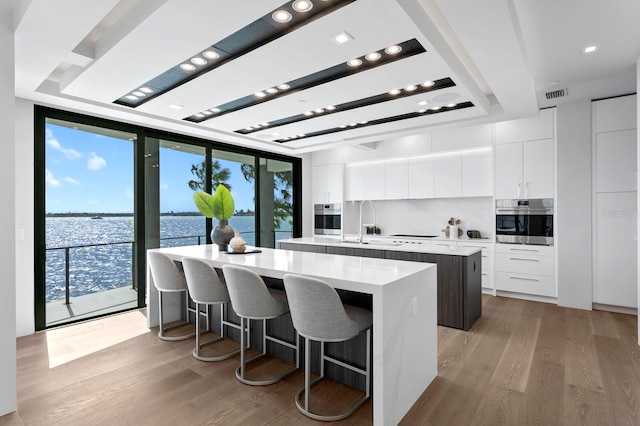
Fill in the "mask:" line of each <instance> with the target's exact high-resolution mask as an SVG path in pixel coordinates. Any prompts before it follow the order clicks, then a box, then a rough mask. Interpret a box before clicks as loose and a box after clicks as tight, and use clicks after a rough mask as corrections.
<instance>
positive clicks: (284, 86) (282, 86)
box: [278, 83, 291, 90]
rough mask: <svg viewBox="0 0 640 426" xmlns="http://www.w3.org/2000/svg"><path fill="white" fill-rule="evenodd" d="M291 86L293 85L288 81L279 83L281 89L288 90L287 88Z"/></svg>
mask: <svg viewBox="0 0 640 426" xmlns="http://www.w3.org/2000/svg"><path fill="white" fill-rule="evenodd" d="M290 87H291V86H289V85H288V84H287V83H284V84H279V85H278V89H280V90H287V89H289V88H290Z"/></svg>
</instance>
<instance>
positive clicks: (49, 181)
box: [44, 169, 60, 187]
mask: <svg viewBox="0 0 640 426" xmlns="http://www.w3.org/2000/svg"><path fill="white" fill-rule="evenodd" d="M44 180H45V182H46V183H47V184H49V185H51V186H53V187H57V186H60V181H59V180H58V179H56V178H54V177H53V173H51V171H50V170H49V169H45V170H44Z"/></svg>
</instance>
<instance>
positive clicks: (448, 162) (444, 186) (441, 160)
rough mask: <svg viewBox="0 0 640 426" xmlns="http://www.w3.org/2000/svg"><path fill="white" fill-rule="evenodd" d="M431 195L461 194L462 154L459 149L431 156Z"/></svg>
mask: <svg viewBox="0 0 640 426" xmlns="http://www.w3.org/2000/svg"><path fill="white" fill-rule="evenodd" d="M433 195H434V197H436V198H449V197H461V196H462V154H461V153H460V151H454V152H447V153H443V154H435V155H434V156H433Z"/></svg>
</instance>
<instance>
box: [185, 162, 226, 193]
mask: <svg viewBox="0 0 640 426" xmlns="http://www.w3.org/2000/svg"><path fill="white" fill-rule="evenodd" d="M191 173H193V174H194V175H195V177H196V179H195V180H190V181H189V188H191V189H192V190H194V191H204V189H205V184H204V183H205V181H206V169H205V162H204V161H202V163H200V164H198V165H196V164H193V165H191ZM230 178H231V170H229V169H228V168H226V167H224V168H223V167H222V166H221V165H220V162H219V161H218V160H213V162H212V163H211V190H212V191H215V190H216V188H217V187H218V185H219V184H221V183H222V184H224V186H226V187H227V189H228V190H229V191H231V185H230V184H229V183H228V181H229V179H230Z"/></svg>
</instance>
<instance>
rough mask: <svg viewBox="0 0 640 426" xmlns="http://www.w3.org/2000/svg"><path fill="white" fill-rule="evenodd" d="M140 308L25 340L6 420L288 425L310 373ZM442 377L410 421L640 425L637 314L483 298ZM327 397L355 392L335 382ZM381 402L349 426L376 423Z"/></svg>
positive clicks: (447, 336)
mask: <svg viewBox="0 0 640 426" xmlns="http://www.w3.org/2000/svg"><path fill="white" fill-rule="evenodd" d="M145 321H146V320H145V318H144V313H143V312H140V311H134V312H129V313H126V314H123V315H117V316H113V317H108V318H103V319H100V320H97V321H92V322H88V323H85V324H79V325H74V326H71V327H66V328H60V329H56V330H51V331H48V332H46V333H39V334H36V335H33V336H27V337H23V338H20V339H18V353H17V355H18V401H19V402H18V412H17V413H14V414H11V415H8V416H4V417H0V425H22V424H26V425H94V424H95V425H114V424H118V425H134V424H135V425H142V424H153V425H182V424H190V425H200V424H220V425H234V424H244V425H263V424H271V425H285V424H311V423H316V422H313V421H311V420H309V419H307V418H305V417H303V416H302V415H301V414H299V413H298V412H297V410H296V408H295V407H294V403H293V395H294V394H295V390H296V389H297V388H298V387H299V386H301V385H302V383H303V375H302V373H299V374H295V375H293V376H291V377H290V378H288V379H286V380H285V381H284V382H282V383H279V384H276V385H272V386H268V387H249V386H245V385H242V384H240V383H239V382H238V381H237V380H235V378H234V376H233V369H234V368H235V365H236V364H237V360H236V359H231V360H227V361H223V362H218V363H203V362H199V361H197V360H195V359H194V358H193V357H192V356H191V349H192V345H193V341H192V340H188V341H185V342H164V341H160V340H159V339H158V338H157V336H156V334H155V332H152V331H149V330H147V329H146V327H145ZM438 338H439V342H438V364H439V366H438V377H437V378H436V379H435V380H434V382H433V383H432V384H431V386H429V388H428V389H427V391H425V393H424V394H423V395H422V397H421V398H420V399H419V401H418V402H417V403H416V404H415V405H414V406H413V408H412V409H411V411H410V412H409V413H408V414H407V416H406V417H405V419H404V420H403V422H402V424H403V425H471V424H484V425H500V424H505V425H534V424H540V425H559V424H565V425H583V424H584V425H590V424H591V425H622V424H636V425H637V424H640V347H639V346H638V344H637V318H636V317H635V316H631V315H623V314H614V313H609V312H602V311H591V312H589V311H581V310H575V309H567V308H560V307H557V306H555V305H550V304H544V303H537V302H529V301H523V300H518V299H507V298H501V297H491V296H486V295H485V296H483V316H482V318H481V319H480V320H479V321H478V322H477V323H476V324H475V326H474V327H473V328H472V329H471V330H470V331H469V332H464V331H460V330H454V329H449V328H444V327H439V330H438ZM319 391H320V393H321V396H323V395H327V396H334V397H335V396H336V394H337V395H338V397H339V398H340V399H341V400H343V399H346V398H347V397H352V396H353V394H352V393H351V392H350V390H349V389H344V388H343V387H340V386H335V383H330V386H326V387H325V389H319ZM370 423H371V404H367V405H366V406H365V407H363V408H362V409H360V410H359V411H358V412H357V413H356V414H355V415H354V416H352V417H351V418H349V419H348V420H346V421H343V422H339V424H353V425H360V424H370Z"/></svg>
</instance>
